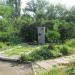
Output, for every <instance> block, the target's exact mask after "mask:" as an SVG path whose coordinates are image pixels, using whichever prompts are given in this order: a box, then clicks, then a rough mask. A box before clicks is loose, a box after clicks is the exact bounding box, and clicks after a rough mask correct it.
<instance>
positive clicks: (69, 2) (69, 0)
mask: <svg viewBox="0 0 75 75" xmlns="http://www.w3.org/2000/svg"><path fill="white" fill-rule="evenodd" d="M28 1H29V0H21V2H22V7H24V6H25V5H26V3H27V2H28ZM49 2H50V3H53V4H58V3H60V4H63V5H66V6H67V7H71V6H73V5H75V0H49Z"/></svg>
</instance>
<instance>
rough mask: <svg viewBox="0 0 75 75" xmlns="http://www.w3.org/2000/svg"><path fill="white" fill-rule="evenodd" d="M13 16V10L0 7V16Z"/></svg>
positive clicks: (8, 7) (9, 7)
mask: <svg viewBox="0 0 75 75" xmlns="http://www.w3.org/2000/svg"><path fill="white" fill-rule="evenodd" d="M12 14H13V8H12V7H11V6H2V5H0V16H3V17H11V16H12Z"/></svg>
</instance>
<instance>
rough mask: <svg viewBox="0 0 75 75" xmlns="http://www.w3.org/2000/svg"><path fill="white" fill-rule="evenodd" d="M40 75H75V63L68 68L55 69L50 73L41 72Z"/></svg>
mask: <svg viewBox="0 0 75 75" xmlns="http://www.w3.org/2000/svg"><path fill="white" fill-rule="evenodd" d="M39 75H75V62H72V63H70V64H69V66H66V68H65V67H64V68H58V67H53V69H52V70H50V71H48V72H47V71H40V72H39Z"/></svg>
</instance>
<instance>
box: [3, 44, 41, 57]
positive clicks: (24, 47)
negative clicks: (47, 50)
mask: <svg viewBox="0 0 75 75" xmlns="http://www.w3.org/2000/svg"><path fill="white" fill-rule="evenodd" d="M40 47H41V46H40V45H29V44H20V45H16V46H14V47H13V48H11V49H8V50H6V51H4V53H3V54H5V55H6V56H8V57H10V56H14V55H21V54H22V53H28V52H31V51H33V50H35V49H36V48H40Z"/></svg>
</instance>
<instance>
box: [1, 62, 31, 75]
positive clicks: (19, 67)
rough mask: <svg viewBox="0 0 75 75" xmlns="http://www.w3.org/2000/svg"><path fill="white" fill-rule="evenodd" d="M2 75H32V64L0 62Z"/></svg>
mask: <svg viewBox="0 0 75 75" xmlns="http://www.w3.org/2000/svg"><path fill="white" fill-rule="evenodd" d="M0 75H32V68H31V65H30V64H17V63H9V62H2V61H0Z"/></svg>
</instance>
